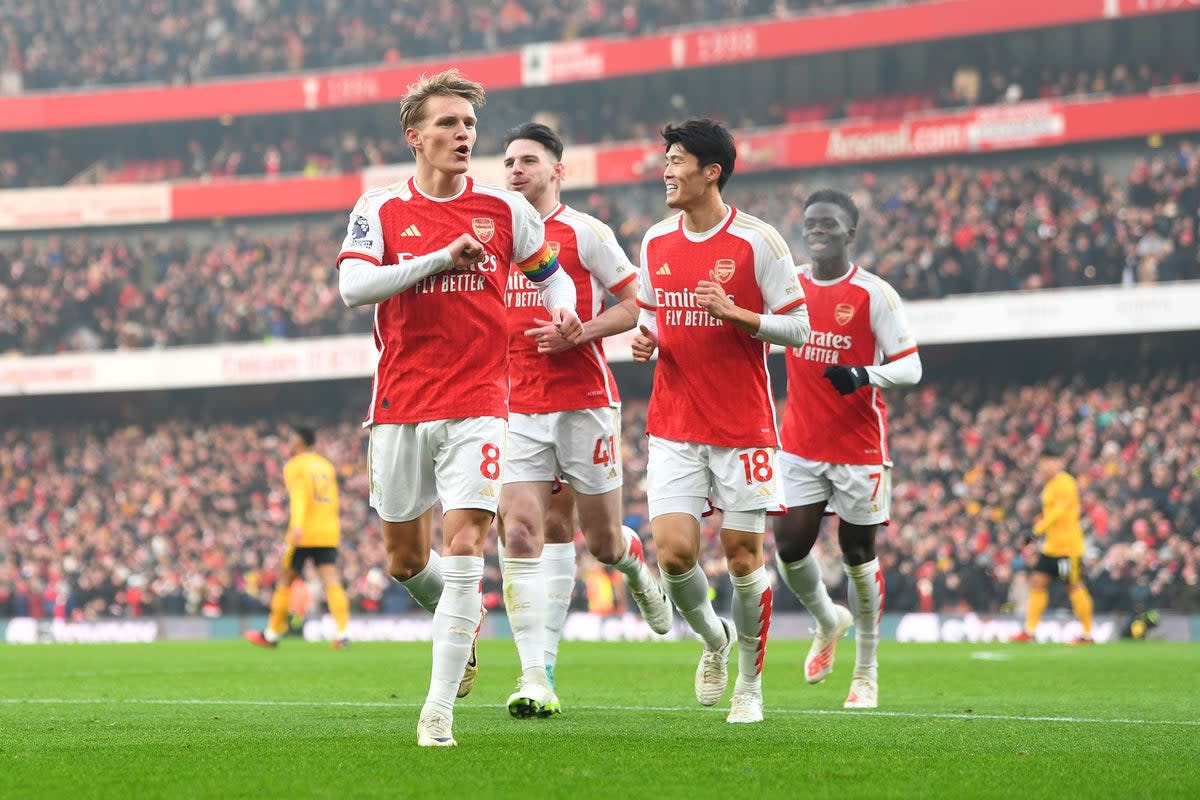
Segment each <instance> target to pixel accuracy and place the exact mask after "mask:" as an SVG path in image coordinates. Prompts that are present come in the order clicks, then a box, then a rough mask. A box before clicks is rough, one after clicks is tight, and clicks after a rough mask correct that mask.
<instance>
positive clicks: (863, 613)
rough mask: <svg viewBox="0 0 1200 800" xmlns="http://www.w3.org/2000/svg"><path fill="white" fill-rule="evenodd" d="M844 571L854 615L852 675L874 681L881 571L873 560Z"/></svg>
mask: <svg viewBox="0 0 1200 800" xmlns="http://www.w3.org/2000/svg"><path fill="white" fill-rule="evenodd" d="M845 569H846V576H847V577H848V578H849V579H850V586H849V590H850V591H849V597H850V611H851V612H853V614H854V639H855V645H856V652H855V656H854V657H855V663H854V671H855V672H857V673H861V674H865V675H867V676H868V677H870V678H871V679H872V680H875V679H876V677H877V673H878V671H879V662H878V661H877V660H876V659H875V651H876V649H877V648H878V647H879V617H880V616H881V615H882V614H883V601H884V597H885V595H886V590H885V589H884V586H883V571H882V570H880V569H879V559H877V558H873V559H871V560H870V561H868V562H867V563H865V564H858V565H857V566H853V567H852V566H850V565H849V564H847V565H846V567H845Z"/></svg>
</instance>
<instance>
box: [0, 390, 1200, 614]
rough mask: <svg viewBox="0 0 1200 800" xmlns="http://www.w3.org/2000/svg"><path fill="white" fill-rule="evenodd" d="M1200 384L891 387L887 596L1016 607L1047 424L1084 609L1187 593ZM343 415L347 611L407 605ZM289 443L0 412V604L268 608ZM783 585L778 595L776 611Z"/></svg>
mask: <svg viewBox="0 0 1200 800" xmlns="http://www.w3.org/2000/svg"><path fill="white" fill-rule="evenodd" d="M360 395H361V386H358V385H355V386H353V387H348V386H343V387H341V388H340V389H330V390H328V392H327V399H326V402H328V403H329V406H328V407H329V408H331V409H333V408H338V409H346V408H354V407H355V406H356V403H358V402H359V401H361V397H360ZM989 397H991V398H999V399H987V398H989ZM1198 397H1200V373H1197V371H1196V370H1195V369H1193V370H1191V371H1190V372H1188V373H1186V374H1178V373H1177V374H1175V375H1166V374H1163V373H1159V374H1156V375H1153V376H1143V375H1137V376H1129V377H1125V378H1122V379H1119V380H1110V381H1108V382H1088V381H1085V380H1083V379H1082V378H1080V377H1075V378H1073V379H1067V380H1056V381H1051V382H1049V383H1039V384H1035V385H1008V386H1007V388H1004V389H1003V391H997V392H990V393H989V392H987V391H985V390H984V389H982V388H981V387H980V386H979V385H978V383H977V382H971V383H966V382H945V383H929V384H925V385H922V386H920V387H918V388H917V389H915V390H913V391H910V392H908V393H904V394H900V393H893V396H892V398H891V400H892V403H891V416H892V443H893V455H894V458H895V461H896V472H895V475H896V480H895V490H894V505H893V514H892V519H893V523H892V524H891V525H890V526H888V527H887V528H885V529H883V531H882V533H881V535H880V540H879V547H878V550H879V553H880V558H881V563H882V564H883V565H884V568H885V570H886V576H887V586H888V600H887V607H888V609H889V610H890V611H917V610H921V611H941V612H946V613H959V612H965V611H968V610H974V611H977V612H984V613H995V612H1013V611H1018V612H1019V610H1020V609H1021V608H1022V606H1023V603H1024V598H1025V593H1026V592H1027V579H1026V575H1025V572H1024V569H1025V567H1026V566H1028V564H1029V563H1030V559H1031V558H1032V557H1033V555H1034V554H1033V550H1032V549H1031V548H1029V547H1023V546H1022V545H1023V541H1024V538H1025V535H1026V533H1027V532H1028V531H1029V530H1030V528H1031V526H1032V524H1033V520H1034V517H1035V515H1036V514H1037V513H1038V512H1039V510H1040V505H1039V499H1038V492H1039V491H1040V488H1041V487H1040V486H1038V485H1036V484H1035V482H1034V481H1035V479H1034V477H1033V475H1034V470H1033V464H1034V461H1035V460H1036V457H1037V453H1038V452H1039V451H1040V449H1041V447H1042V444H1043V443H1044V442H1045V441H1047V440H1049V439H1052V440H1054V441H1057V442H1060V443H1067V444H1068V446H1069V449H1070V455H1069V461H1068V469H1070V470H1071V471H1072V472H1073V473H1074V474H1075V475H1076V476H1077V477H1078V479H1079V483H1080V489H1081V496H1082V501H1083V512H1084V526H1085V529H1086V532H1087V534H1088V537H1089V538H1088V554H1087V557H1086V569H1087V580H1088V582H1089V584H1090V586H1091V591H1092V594H1093V596H1094V597H1095V602H1096V611H1097V612H1098V613H1127V612H1130V611H1140V610H1144V609H1147V608H1160V609H1173V610H1177V611H1181V612H1189V613H1198V612H1200V403H1198V402H1197V400H1196V398H1198ZM645 408H646V406H645V402H644V400H641V399H631V398H629V397H627V398H626V406H625V409H624V423H625V436H624V443H623V444H624V459H625V467H626V475H627V480H626V484H625V495H626V497H625V501H626V515H627V519H626V521H627V523H628V524H630V525H632V526H633V527H635V528H638V529H640V530H641V531H642V533H643V534H644V535H648V521H647V519H646V497H645V492H644V488H643V484H642V480H643V476H644V474H645V465H646V438H645V436H644V435H643V433H644V421H645ZM339 414H345V412H344V411H341V412H337V413H331V414H329V415H327V416H326V417H325V418H324V419H323V420H322V421H323V422H324V424H323V425H322V427H321V431H320V434H319V437H318V450H320V451H322V452H323V453H325V454H326V455H327V456H328V457H329V458H330V459H331V460H332V461H333V463H334V464H335V465H336V467H337V469H338V471H339V474H340V476H341V484H342V522H343V546H342V550H341V562H340V563H341V564H342V569H343V570H344V573H345V577H346V585H347V590H348V592H349V594H350V596H351V598H352V602H353V605H354V608H355V609H356V611H357V612H358V613H375V612H402V611H406V610H409V609H410V600H409V597H408V595H407V593H406V592H404V591H403V590H401V589H400V588H399V586H398V585H397V584H396V583H395V582H394V581H391V580H390V579H389V578H388V576H387V575H386V573H385V572H384V565H385V564H386V558H385V554H384V550H383V545H382V542H381V539H380V536H379V533H378V530H377V523H376V522H375V520H374V517H373V516H372V515H370V512H369V511H368V508H367V502H366V494H367V477H366V474H365V469H364V464H365V453H364V444H365V436H364V433H363V432H362V430H361V429H360V428H359V427H358V425H357V424H356V423H355V422H353V421H351V420H350V419H348V418H346V417H342V419H341V420H340V421H338V419H337V416H338V415H339ZM313 421H316V420H313ZM286 440H287V438H286V432H285V431H284V429H283V428H281V427H280V425H279V422H278V421H272V422H267V421H264V420H261V419H260V420H256V421H250V422H234V421H225V422H212V423H208V424H202V423H198V422H194V421H184V420H180V421H174V422H158V423H124V422H122V423H116V422H105V421H99V420H98V421H93V422H87V423H81V424H79V425H78V426H72V427H61V426H60V427H28V428H27V427H20V426H11V427H7V428H6V429H5V430H3V431H2V432H0V488H2V493H0V617H4V616H15V615H32V616H36V617H44V618H53V617H62V618H79V619H90V618H103V617H114V616H117V617H120V616H129V615H134V616H137V615H154V614H189V615H196V614H200V615H208V616H216V615H221V614H237V613H246V612H260V611H262V609H263V608H264V605H263V604H264V603H265V602H266V600H267V599H268V598H269V592H270V588H271V585H272V583H273V581H274V577H275V575H276V571H277V569H278V563H279V556H280V554H281V552H282V549H283V534H284V529H285V527H286V524H287V496H286V492H285V490H284V487H283V480H282V475H281V468H282V463H283V461H284V460H285V458H286V453H285V452H284V451H283V443H284V442H285V441H286ZM717 530H718V526H717V519H716V518H709V519H708V520H706V524H705V526H704V535H705V556H704V559H703V562H704V566H705V569H706V570H707V571H708V573H709V574H710V576H712V577H713V580H714V584H715V585H716V586H717V588H718V592H719V593H720V595H721V596H722V600H723V602H727V601H728V598H729V592H730V587H729V584H728V581H727V580H726V579H724V578H723V577H722V576H723V574H724V561H723V559H722V557H721V551H720V547H719V546H718V543H717V540H716V536H717ZM770 547H771V538H770V537H768V549H770ZM647 549H648V551H649V552H652V550H653V547H652V545H651V544H650V543H649V541H648V546H647ZM814 552H816V553H817V555H818V558H819V559H820V560H821V561H822V563H823V565H824V574H825V580H826V581H827V582H828V583H829V584H830V589H831V593H832V594H833V596H834V597H836V598H843V599H844V597H845V586H844V576H843V574H842V571H841V569H840V568H839V564H840V554H839V553H838V551H837V545H836V537H832V536H826V537H823V539H822V540H821V542H820V543H819V544H818V547H817V549H816V550H815V551H814ZM494 553H495V550H494V539H493V542H492V544H491V545H489V564H490V565H491V566H490V567H489V569H488V573H487V577H486V581H485V582H486V590H487V597H486V602H487V603H488V604H489V605H491V606H493V607H495V606H497V605H499V604H500V602H501V598H500V593H499V572H498V570H496V569H495V568H494V567H495V559H494ZM580 554H581V559H582V561H581V569H580V581H579V585H578V587H577V591H576V598H575V602H576V607H577V608H590V609H592V610H595V611H598V612H601V613H608V612H612V611H619V610H621V609H623V608H625V607H626V603H625V601H626V598H625V597H624V593H623V590H622V589H621V587H620V583H619V582H616V583H614V582H613V580H612V575H610V574H609V573H608V572H607V571H606V570H605V569H604V568H602V567H601V566H600V565H598V564H596V563H594V562H592V561H591V560H590V559H589V558H588V556H587V555H586V553H585V550H584V548H582V546H581V547H580ZM771 563H773V562H772V561H771V560H770V558H768V564H771ZM789 598H790V595H789V594H788V593H786V592H784V593H781V594H780V595H779V602H780V604H781V605H780V607H781V608H785V607H787V608H790V607H791V606H789V605H787V604H789V603H791V602H792V601H791V600H790V599H789Z"/></svg>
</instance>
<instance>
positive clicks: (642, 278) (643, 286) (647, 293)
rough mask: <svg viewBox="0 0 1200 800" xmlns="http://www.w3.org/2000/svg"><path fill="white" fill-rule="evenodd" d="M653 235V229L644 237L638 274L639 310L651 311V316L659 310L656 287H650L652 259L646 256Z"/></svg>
mask: <svg viewBox="0 0 1200 800" xmlns="http://www.w3.org/2000/svg"><path fill="white" fill-rule="evenodd" d="M652 233H653V228H651V229H650V230H649V231H647V232H646V235H645V236H643V237H642V254H641V257H640V258H639V260H640V261H641V266H639V267H638V272H637V276H638V293H637V304H638V307H639V308H641V309H642V310H644V311H649V312H650V313H651V314H653V313H654V311H655V309H657V308H658V299H657V298H656V297H655V296H654V287H653V286H651V285H650V259H649V256H647V254H646V251H647V245H648V244H649V243H650V239H651V238H653V237H652V236H651V234H652Z"/></svg>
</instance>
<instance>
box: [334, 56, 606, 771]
mask: <svg viewBox="0 0 1200 800" xmlns="http://www.w3.org/2000/svg"><path fill="white" fill-rule="evenodd" d="M484 97H485V96H484V89H483V87H482V86H480V85H479V84H478V83H475V82H473V81H470V80H467V79H466V78H463V77H462V76H461V75H459V74H458V72H457V71H456V70H448V71H446V72H443V73H440V74H438V75H434V76H432V77H422V78H421V79H420V80H418V81H417V82H416V83H415V84H413V85H412V86H410V87H409V89H408V93H407V94H406V95H405V97H404V99H403V100H402V101H401V104H400V120H401V125H402V127H403V128H404V137H405V140H406V141H407V143H408V145H409V147H410V149H411V150H412V151H413V153H414V155H415V156H416V174H415V176H414V177H413V178H411V179H409V180H407V181H404V182H402V183H397V184H394V185H392V186H388V187H386V188H383V189H376V190H373V191H369V192H367V193H366V194H364V195H363V196H362V198H361V199H360V200H359V201H358V204H357V205H356V206H355V207H354V210H353V211H352V212H351V214H350V225H349V230H348V232H347V234H346V239H345V241H344V242H343V244H342V250H341V253H340V255H339V256H338V266H339V268H340V275H339V286H340V289H341V293H342V298H343V299H344V300H345V302H346V305H348V306H352V307H353V306H361V305H368V304H371V303H375V304H377V305H376V308H375V344H376V348H377V349H378V351H379V357H378V364H377V367H376V370H375V378H374V383H373V386H372V390H371V406H370V409H369V410H368V412H367V418H366V422H365V423H364V425H365V426H367V427H370V429H371V435H370V449H369V452H368V456H367V460H368V469H369V471H370V495H371V506H372V507H373V508H374V509H375V510H376V511H377V512H378V513H379V517H380V519H381V520H382V528H383V535H384V539H385V541H386V545H387V550H388V559H389V565H388V566H389V571H390V572H391V574H392V576H393V577H394V578H396V580H398V581H400V582H401V583H403V584H404V586H405V588H407V589H408V591H409V593H410V594H411V595H412V596H413V598H414V599H415V600H416V601H417V602H418V603H419V604H420V605H421V606H423V607H424V608H426V609H428V610H430V611H432V612H433V667H432V675H431V679H430V685H429V694H428V696H427V698H426V701H425V704H424V706H423V707H422V709H421V714H420V718H419V722H418V725H417V743H418V744H419V745H420V746H423V747H448V746H453V745H454V744H455V741H454V737H453V734H452V723H453V713H454V699H455V696H456V695H460V694H465V693H466V692H467V691H469V689H470V684H471V683H472V682H473V680H474V671H473V670H472V671H471V672H469V673H468V672H467V670H466V668H467V665H468V661H469V660H473V658H472V655H473V648H474V646H473V642H474V639H475V637H476V635H477V634H478V630H479V625H480V621H481V616H482V596H481V594H480V583H481V580H482V578H483V544H484V541H485V539H486V537H487V533H488V530H489V529H490V527H491V523H492V519H493V517H494V516H495V513H496V506H497V502H498V500H499V496H500V486H501V479H502V467H503V463H504V449H503V448H504V446H505V445H504V443H505V437H506V422H505V420H506V418H507V416H508V328H507V323H506V315H507V310H506V308H505V304H504V291H505V287H506V285H507V283H508V274H509V271H510V269H511V267H512V266H513V265H516V267H517V268H518V269H519V270H520V271H521V272H522V273H523V274H524V275H525V276H526V277H527V278H529V280H531V281H532V282H533V283H534V284H535V285H536V286H537V288H538V295H539V297H540V299H541V300H542V302H543V304H544V305H545V306H546V308H547V309H548V310H549V313H548V314H547V316H548V317H549V320H550V323H551V324H552V325H554V326H555V327H556V328H557V329H558V330H559V331H560V332H561V334H562V335H563V337H564V338H565V339H567V340H568V341H577V340H578V338H579V337H580V336H581V335H582V333H583V330H582V326H581V324H580V322H579V320H578V318H576V316H575V284H574V283H572V281H571V279H570V277H568V276H567V275H566V273H564V272H563V271H562V270H560V269H559V267H558V260H557V258H556V257H555V254H554V252H553V251H552V250H551V248H550V246H549V245H548V244H547V243H546V241H545V227H544V226H543V224H542V220H541V218H540V217H539V216H538V214H537V212H535V211H534V210H533V208H532V206H530V205H529V203H527V202H526V201H525V199H524V198H523V197H521V196H520V195H518V194H516V193H514V192H509V191H506V190H504V189H499V188H495V187H491V186H484V185H482V184H477V183H475V182H474V181H473V180H472V179H471V178H470V177H468V176H467V174H466V173H467V169H468V167H469V165H470V160H471V148H472V146H473V145H474V144H475V138H476V130H475V124H476V118H475V108H476V107H477V106H480V105H482V104H483V102H484ZM438 500H441V503H442V512H443V518H442V537H443V545H442V546H443V552H444V556H443V557H439V556H438V555H437V554H436V553H434V552H433V551H432V550H431V549H430V548H431V545H432V542H433V506H434V503H435V502H437V501H438Z"/></svg>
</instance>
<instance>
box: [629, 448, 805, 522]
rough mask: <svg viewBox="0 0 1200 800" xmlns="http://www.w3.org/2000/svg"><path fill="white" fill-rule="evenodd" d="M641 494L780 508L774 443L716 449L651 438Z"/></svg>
mask: <svg viewBox="0 0 1200 800" xmlns="http://www.w3.org/2000/svg"><path fill="white" fill-rule="evenodd" d="M648 455H649V458H648V461H647V465H646V474H647V482H646V494H647V496H648V498H649V499H650V500H651V502H653V501H654V500H656V499H663V498H672V497H701V498H705V497H706V498H708V499H709V500H710V501H711V502H712V504H713V506H714V507H715V508H719V509H722V510H724V511H769V512H777V511H781V510H782V509H783V508H784V507H785V506H784V500H783V493H782V491H781V490H780V481H779V469H778V466H777V464H776V450H775V448H774V447H719V446H717V445H710V444H699V443H696V442H679V441H675V440H673V439H660V438H657V437H654V436H651V437H650V447H649V454H648Z"/></svg>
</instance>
